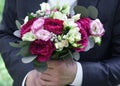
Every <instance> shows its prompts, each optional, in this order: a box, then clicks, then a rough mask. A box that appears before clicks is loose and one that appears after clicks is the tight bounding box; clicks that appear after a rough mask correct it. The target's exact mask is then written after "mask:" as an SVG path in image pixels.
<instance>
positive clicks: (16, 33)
mask: <svg viewBox="0 0 120 86" xmlns="http://www.w3.org/2000/svg"><path fill="white" fill-rule="evenodd" d="M13 34H14V36H16V37H18V38H20V30H16V31H14V33H13Z"/></svg>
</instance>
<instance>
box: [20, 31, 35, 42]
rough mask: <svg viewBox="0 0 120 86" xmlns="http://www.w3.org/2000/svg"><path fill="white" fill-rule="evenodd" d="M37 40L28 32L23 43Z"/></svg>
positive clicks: (23, 38)
mask: <svg viewBox="0 0 120 86" xmlns="http://www.w3.org/2000/svg"><path fill="white" fill-rule="evenodd" d="M35 39H36V37H35V35H34V34H33V33H32V32H27V33H25V34H24V35H23V37H22V40H23V41H34V40H35Z"/></svg>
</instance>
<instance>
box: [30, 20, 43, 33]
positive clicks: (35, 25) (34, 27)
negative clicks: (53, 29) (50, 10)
mask: <svg viewBox="0 0 120 86" xmlns="http://www.w3.org/2000/svg"><path fill="white" fill-rule="evenodd" d="M43 24H44V19H43V18H38V19H37V20H36V21H34V23H33V24H32V26H31V30H32V32H33V33H34V34H35V33H36V32H37V31H38V30H40V29H43Z"/></svg>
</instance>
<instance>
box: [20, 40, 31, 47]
mask: <svg viewBox="0 0 120 86" xmlns="http://www.w3.org/2000/svg"><path fill="white" fill-rule="evenodd" d="M30 43H31V42H28V41H20V42H19V44H20V46H21V47H24V46H29V45H30Z"/></svg>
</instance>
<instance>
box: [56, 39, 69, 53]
mask: <svg viewBox="0 0 120 86" xmlns="http://www.w3.org/2000/svg"><path fill="white" fill-rule="evenodd" d="M68 46H69V43H68V41H67V40H61V41H60V42H56V43H55V47H56V49H58V50H60V51H61V50H62V49H63V48H64V47H68Z"/></svg>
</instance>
